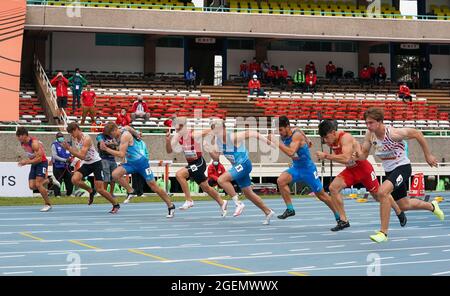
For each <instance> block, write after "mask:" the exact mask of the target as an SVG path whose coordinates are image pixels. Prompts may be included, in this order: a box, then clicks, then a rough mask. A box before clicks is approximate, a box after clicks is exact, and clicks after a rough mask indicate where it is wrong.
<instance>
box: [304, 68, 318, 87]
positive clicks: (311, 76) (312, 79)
mask: <svg viewBox="0 0 450 296" xmlns="http://www.w3.org/2000/svg"><path fill="white" fill-rule="evenodd" d="M305 82H306V91H307V92H315V91H316V83H317V75H316V74H315V73H314V71H312V70H310V71H309V73H308V75H306V77H305Z"/></svg>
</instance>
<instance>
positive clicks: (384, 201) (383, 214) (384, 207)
mask: <svg viewBox="0 0 450 296" xmlns="http://www.w3.org/2000/svg"><path fill="white" fill-rule="evenodd" d="M393 190H394V185H393V184H392V182H391V181H389V180H385V181H384V182H383V184H381V186H380V189H379V190H378V193H377V196H378V201H379V202H380V220H381V229H380V231H381V232H383V233H384V234H385V235H387V234H388V230H389V219H390V216H391V193H392V191H393Z"/></svg>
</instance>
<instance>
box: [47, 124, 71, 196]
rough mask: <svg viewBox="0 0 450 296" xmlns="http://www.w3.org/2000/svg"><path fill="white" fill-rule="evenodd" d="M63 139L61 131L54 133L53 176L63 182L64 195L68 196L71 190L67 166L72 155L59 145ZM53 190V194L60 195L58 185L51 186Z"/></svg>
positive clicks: (69, 173)
mask: <svg viewBox="0 0 450 296" xmlns="http://www.w3.org/2000/svg"><path fill="white" fill-rule="evenodd" d="M64 141H65V140H64V135H63V133H61V132H58V133H56V141H54V142H53V143H52V163H53V176H54V177H55V178H56V180H57V181H58V182H59V183H60V184H62V183H63V182H64V184H65V187H66V196H70V195H72V192H73V184H72V173H71V172H70V168H69V166H70V161H71V159H72V155H71V154H70V152H69V151H67V150H66V149H64V147H63V146H62V145H61V143H63V142H64ZM53 191H54V193H55V196H61V188H60V187H59V186H53Z"/></svg>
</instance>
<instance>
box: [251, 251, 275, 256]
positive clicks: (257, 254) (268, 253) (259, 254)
mask: <svg viewBox="0 0 450 296" xmlns="http://www.w3.org/2000/svg"><path fill="white" fill-rule="evenodd" d="M261 255H272V252H262V253H253V254H250V256H261Z"/></svg>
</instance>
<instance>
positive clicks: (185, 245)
mask: <svg viewBox="0 0 450 296" xmlns="http://www.w3.org/2000/svg"><path fill="white" fill-rule="evenodd" d="M196 246H200V244H184V245H180V247H196Z"/></svg>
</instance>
